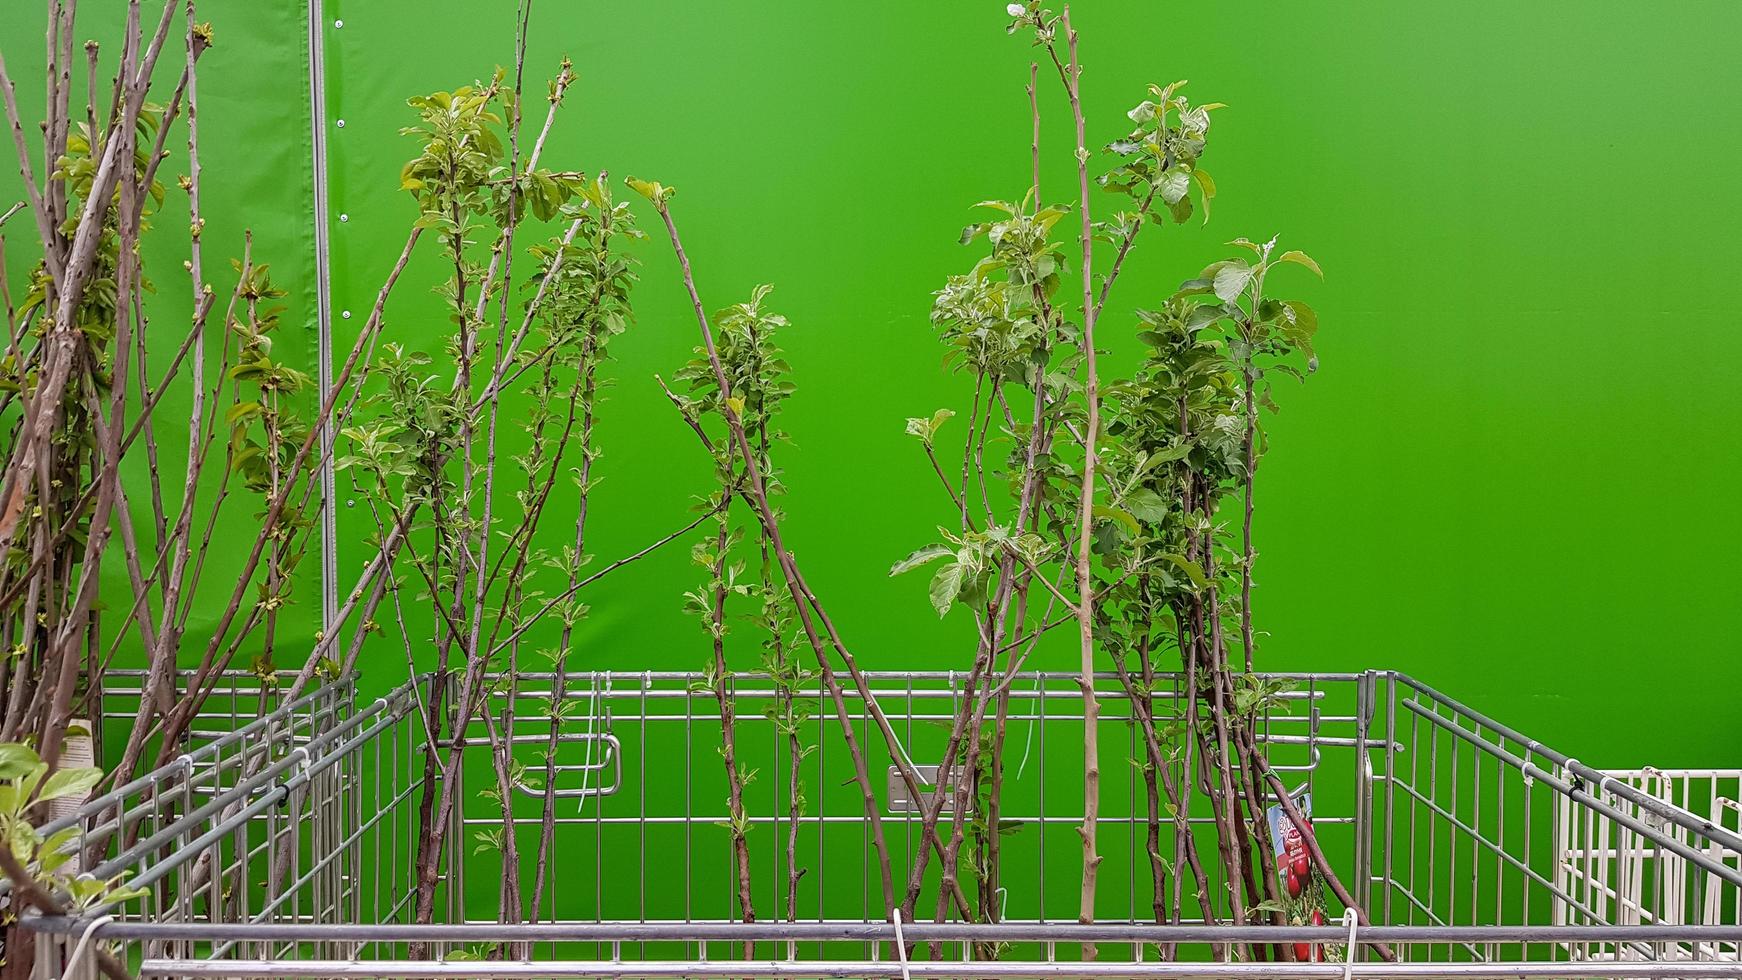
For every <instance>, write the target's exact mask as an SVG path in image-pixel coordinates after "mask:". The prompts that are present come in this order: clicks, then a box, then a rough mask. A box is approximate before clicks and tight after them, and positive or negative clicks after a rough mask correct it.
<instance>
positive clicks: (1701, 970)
mask: <svg viewBox="0 0 1742 980" xmlns="http://www.w3.org/2000/svg"><path fill="white" fill-rule="evenodd" d="M140 973H141V975H142V976H148V977H159V976H162V977H184V976H194V977H226V978H239V977H406V978H412V977H427V978H439V977H468V978H477V977H493V978H494V977H539V978H543V977H613V978H627V977H744V976H753V977H840V978H858V977H891V978H894V977H968V978H979V977H984V976H986V975H987V974H988V973H995V974H997V975H998V976H1001V977H1052V978H1059V980H1065V978H1076V980H1103V978H1107V980H1111V978H1124V977H1166V978H1175V980H1188V978H1189V980H1226V978H1246V977H1249V978H1254V980H1259V978H1263V980H1270V978H1297V977H1298V978H1319V977H1325V978H1339V977H1342V978H1346V977H1375V978H1393V977H1411V978H1421V980H1426V978H1440V977H1444V978H1469V977H1568V978H1583V977H1683V978H1705V977H1737V976H1742V964H1737V963H1716V962H1700V963H1688V962H1675V961H1659V962H1644V963H1640V962H1632V961H1625V960H1623V961H1611V962H1602V961H1582V962H1565V963H1546V962H1517V963H1483V962H1476V963H1352V964H1346V965H1345V964H1338V963H1142V964H1133V963H1069V962H1004V961H1000V962H997V963H976V962H971V961H970V962H965V963H963V962H944V961H926V960H918V961H914V962H911V963H906V962H897V961H893V960H861V961H857V962H854V961H847V960H842V961H809V962H807V961H803V960H759V961H750V960H719V961H715V962H708V963H694V962H689V961H686V960H666V961H651V960H650V961H644V962H638V963H628V962H621V961H616V960H608V961H602V962H593V963H587V962H572V961H571V962H554V963H535V962H527V961H524V960H522V961H504V962H487V961H468V962H460V963H437V962H431V961H428V960H391V961H389V960H375V961H358V960H298V961H294V962H274V961H270V960H255V961H242V960H221V961H212V960H170V959H151V960H146V961H144V962H143V963H142V964H141V966H140Z"/></svg>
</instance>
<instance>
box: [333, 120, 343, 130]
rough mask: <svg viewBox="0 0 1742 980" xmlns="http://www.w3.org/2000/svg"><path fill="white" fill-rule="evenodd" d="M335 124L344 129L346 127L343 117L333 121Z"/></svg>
mask: <svg viewBox="0 0 1742 980" xmlns="http://www.w3.org/2000/svg"><path fill="white" fill-rule="evenodd" d="M333 125H335V126H337V127H339V128H340V129H344V128H345V121H344V120H343V119H340V120H339V121H338V122H335V123H333Z"/></svg>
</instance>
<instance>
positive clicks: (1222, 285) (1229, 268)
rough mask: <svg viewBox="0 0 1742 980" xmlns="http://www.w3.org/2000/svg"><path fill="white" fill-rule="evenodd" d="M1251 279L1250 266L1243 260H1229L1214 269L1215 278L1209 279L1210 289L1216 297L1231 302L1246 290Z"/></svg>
mask: <svg viewBox="0 0 1742 980" xmlns="http://www.w3.org/2000/svg"><path fill="white" fill-rule="evenodd" d="M1251 281H1252V267H1251V266H1249V265H1247V264H1245V263H1244V262H1229V263H1226V264H1225V265H1223V266H1222V267H1221V268H1219V269H1217V270H1216V278H1215V279H1213V280H1211V283H1210V289H1211V291H1212V292H1214V293H1215V294H1216V298H1217V299H1219V300H1221V301H1222V302H1224V303H1232V302H1233V301H1234V300H1235V299H1236V298H1237V297H1239V295H1240V294H1241V293H1243V292H1245V291H1246V286H1247V284H1248V283H1250V282H1251Z"/></svg>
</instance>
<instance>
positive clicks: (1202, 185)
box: [1192, 170, 1216, 225]
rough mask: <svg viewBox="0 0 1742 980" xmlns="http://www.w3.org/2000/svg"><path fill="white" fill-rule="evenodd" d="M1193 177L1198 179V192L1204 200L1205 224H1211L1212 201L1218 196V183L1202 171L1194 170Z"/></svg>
mask: <svg viewBox="0 0 1742 980" xmlns="http://www.w3.org/2000/svg"><path fill="white" fill-rule="evenodd" d="M1192 176H1193V177H1194V178H1196V179H1197V182H1198V190H1199V191H1200V194H1201V196H1202V197H1203V199H1204V224H1206V225H1207V224H1209V223H1210V199H1211V198H1213V197H1215V196H1216V182H1215V181H1214V180H1211V179H1210V175H1209V174H1207V173H1204V172H1203V171H1202V170H1193V171H1192Z"/></svg>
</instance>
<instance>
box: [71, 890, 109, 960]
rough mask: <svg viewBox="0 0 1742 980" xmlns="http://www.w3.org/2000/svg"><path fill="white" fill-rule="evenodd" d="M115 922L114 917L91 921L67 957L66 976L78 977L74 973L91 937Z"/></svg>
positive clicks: (99, 917)
mask: <svg viewBox="0 0 1742 980" xmlns="http://www.w3.org/2000/svg"><path fill="white" fill-rule="evenodd" d="M80 877H89V876H88V875H81V876H80ZM114 921H115V917H114V916H112V915H99V916H97V917H96V918H95V919H92V920H91V921H90V923H89V924H87V925H86V926H85V928H84V929H83V930H81V931H80V932H79V941H78V942H77V943H75V944H74V945H73V951H72V953H71V955H69V956H68V957H67V965H66V973H65V975H66V976H69V977H71V976H77V974H76V973H75V972H74V967H77V966H78V965H79V960H80V959H81V958H82V957H83V956H84V955H85V946H86V945H88V944H89V943H90V941H91V935H92V934H93V933H95V932H96V931H97V930H98V929H100V928H102V927H103V926H105V925H108V924H109V923H111V922H114ZM93 955H95V954H93Z"/></svg>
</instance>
